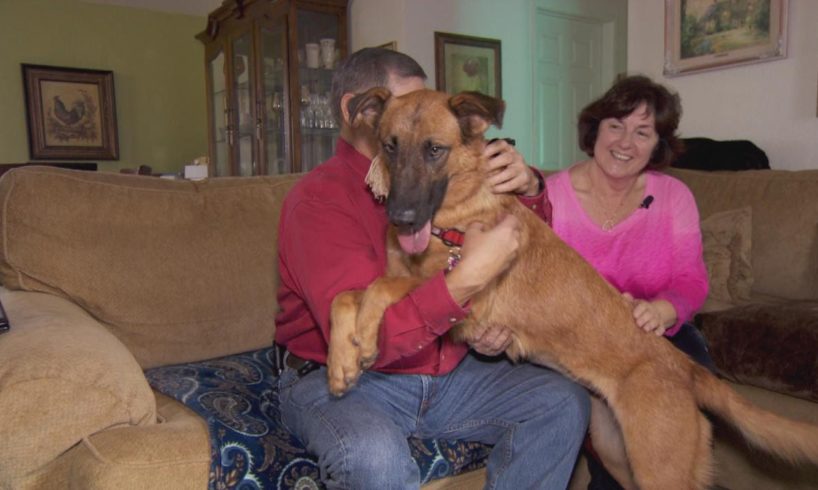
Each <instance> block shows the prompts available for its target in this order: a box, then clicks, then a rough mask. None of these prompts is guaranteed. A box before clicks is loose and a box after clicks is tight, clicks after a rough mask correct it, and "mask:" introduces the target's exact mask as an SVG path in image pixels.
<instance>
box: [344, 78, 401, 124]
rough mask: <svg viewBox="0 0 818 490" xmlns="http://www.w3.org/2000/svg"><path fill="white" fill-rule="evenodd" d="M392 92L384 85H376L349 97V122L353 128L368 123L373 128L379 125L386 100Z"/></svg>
mask: <svg viewBox="0 0 818 490" xmlns="http://www.w3.org/2000/svg"><path fill="white" fill-rule="evenodd" d="M391 96H392V93H391V92H390V91H389V89H386V88H384V87H374V88H371V89H369V90H367V91H366V92H364V93H362V94H358V95H354V96H352V98H350V99H349V103H348V105H347V108H348V110H349V123H350V126H352V127H353V128H357V127H359V126H360V125H361V124H366V125H367V126H369V127H371V128H373V129H374V128H377V127H378V121H380V119H381V114H383V108H384V106H385V105H386V101H387V100H388V99H389V97H391Z"/></svg>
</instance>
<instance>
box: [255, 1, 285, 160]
mask: <svg viewBox="0 0 818 490" xmlns="http://www.w3.org/2000/svg"><path fill="white" fill-rule="evenodd" d="M285 22H286V18H283V17H282V18H281V19H279V21H278V22H275V23H271V24H267V25H262V27H261V29H260V39H261V42H260V46H261V62H262V67H261V79H262V85H261V89H262V95H261V100H260V105H261V106H262V107H261V108H260V110H259V111H258V115H257V117H258V119H257V121H256V123H257V125H258V129H259V132H260V133H261V134H263V137H260V138H259V144H260V145H262V148H261V155H262V158H263V167H262V169H261V170H260V171H261V172H263V173H264V174H267V175H276V174H284V173H289V172H292V169H291V165H290V162H291V161H292V152H291V151H290V137H291V135H290V127H289V124H288V121H289V118H290V109H289V104H288V103H287V101H288V100H289V99H290V93H289V92H290V91H289V83H288V77H287V73H288V71H287V65H288V60H287V25H286V23H285Z"/></svg>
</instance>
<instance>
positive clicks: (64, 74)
mask: <svg viewBox="0 0 818 490" xmlns="http://www.w3.org/2000/svg"><path fill="white" fill-rule="evenodd" d="M22 68H23V85H24V88H25V98H26V117H27V121H28V140H29V149H30V152H31V158H32V159H33V160H78V159H83V160H118V159H119V139H118V136H117V127H116V107H115V100H114V73H113V72H112V71H104V70H86V69H80V68H65V67H58V66H43V65H28V64H23V65H22Z"/></svg>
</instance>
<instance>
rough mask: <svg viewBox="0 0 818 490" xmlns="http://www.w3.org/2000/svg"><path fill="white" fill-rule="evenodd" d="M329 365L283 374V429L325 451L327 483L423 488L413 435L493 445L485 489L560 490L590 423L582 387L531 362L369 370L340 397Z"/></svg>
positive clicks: (471, 360)
mask: <svg viewBox="0 0 818 490" xmlns="http://www.w3.org/2000/svg"><path fill="white" fill-rule="evenodd" d="M326 377H327V373H326V369H325V368H321V369H319V370H317V371H313V372H311V373H309V374H308V375H306V376H304V377H303V378H300V379H299V378H298V376H297V374H296V373H295V372H294V371H293V370H291V369H288V370H286V371H285V372H284V373H283V374H282V376H281V378H280V379H279V387H280V390H281V392H280V401H281V416H282V421H283V423H284V425H286V426H287V428H288V429H289V430H290V431H291V432H292V433H293V434H295V435H296V436H297V437H298V438H299V439H300V440H301V441H302V442H303V443H304V445H305V446H306V447H307V449H308V450H309V451H310V452H312V453H313V454H315V455H317V456H318V463H319V467H320V469H321V478H322V480H323V481H324V483H325V484H326V485H327V487H328V488H349V489H355V490H359V489H370V488H371V489H393V488H394V489H398V488H400V489H404V488H413V489H416V488H419V487H420V484H421V482H420V471H419V469H418V467H417V464H416V463H415V461H414V460H413V459H412V456H411V454H410V451H409V444H408V443H407V438H408V437H409V436H415V437H419V438H441V439H450V440H454V439H460V440H468V441H479V442H483V443H487V444H492V445H494V448H493V449H492V451H491V455H490V456H489V460H488V465H487V471H488V480H487V483H486V488H492V489H494V488H497V489H514V490H518V489H535V488H542V489H563V488H566V487H567V485H568V481H569V479H570V477H571V471H572V470H573V467H574V463H575V460H576V457H577V453H578V451H579V449H580V446H581V444H582V440H583V437H584V436H585V431H586V429H587V425H588V418H589V410H590V401H589V399H588V394H587V392H586V391H585V388H583V387H581V386H579V385H577V384H575V383H573V382H572V381H569V380H568V379H566V378H565V377H563V376H562V375H560V374H558V373H556V372H554V371H551V370H549V369H545V368H542V367H538V366H533V365H530V364H527V363H523V364H517V365H515V364H512V363H510V362H509V361H507V360H505V359H503V360H499V361H485V360H481V359H478V358H477V357H476V356H473V355H468V356H466V358H465V359H464V360H463V361H462V362H461V363H460V365H459V366H458V367H457V369H455V370H454V371H452V372H451V373H449V374H447V375H444V376H427V375H400V374H383V373H378V372H373V371H367V372H364V373H363V374H362V375H361V378H360V379H359V380H358V384H357V385H356V386H355V387H354V388H353V389H352V390H350V392H349V393H347V394H346V395H344V396H343V397H341V398H335V397H333V396H332V395H330V394H329V391H328V390H327V381H326Z"/></svg>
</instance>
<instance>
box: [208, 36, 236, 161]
mask: <svg viewBox="0 0 818 490" xmlns="http://www.w3.org/2000/svg"><path fill="white" fill-rule="evenodd" d="M207 69H208V76H209V78H210V83H211V93H210V103H211V107H212V111H213V116H212V117H211V118H210V124H211V128H210V134H211V135H212V136H211V137H212V138H213V149H212V152H213V154H212V156H211V158H212V159H213V161H212V162H211V166H212V167H211V168H212V169H213V171H214V172H215V174H216V175H217V176H219V175H230V159H229V148H230V146H231V141H229V139H231V138H232V133H230V132H229V130H228V129H229V124H230V110H229V106H228V100H227V86H226V83H227V80H226V78H225V71H224V50H222V49H219V50H218V52H217V54H216V56H214V57H213V58H212V59H211V60H210V61H209V62H208V65H207Z"/></svg>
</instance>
